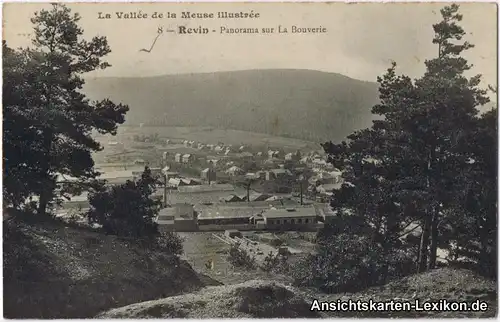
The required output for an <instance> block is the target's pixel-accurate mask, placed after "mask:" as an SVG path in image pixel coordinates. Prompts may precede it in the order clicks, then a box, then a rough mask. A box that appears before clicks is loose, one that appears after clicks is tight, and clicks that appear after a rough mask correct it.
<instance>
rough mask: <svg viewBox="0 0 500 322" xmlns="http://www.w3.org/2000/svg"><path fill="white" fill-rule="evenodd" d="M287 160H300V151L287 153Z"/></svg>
mask: <svg viewBox="0 0 500 322" xmlns="http://www.w3.org/2000/svg"><path fill="white" fill-rule="evenodd" d="M285 160H286V161H294V162H298V161H300V160H301V154H300V151H297V152H290V153H287V154H286V155H285Z"/></svg>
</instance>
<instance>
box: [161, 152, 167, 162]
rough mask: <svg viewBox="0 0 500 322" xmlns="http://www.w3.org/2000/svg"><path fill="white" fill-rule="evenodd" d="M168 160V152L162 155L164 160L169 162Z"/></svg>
mask: <svg viewBox="0 0 500 322" xmlns="http://www.w3.org/2000/svg"><path fill="white" fill-rule="evenodd" d="M167 158H168V152H166V151H165V152H163V153H162V159H163V160H167Z"/></svg>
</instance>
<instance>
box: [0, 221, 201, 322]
mask: <svg viewBox="0 0 500 322" xmlns="http://www.w3.org/2000/svg"><path fill="white" fill-rule="evenodd" d="M3 228H4V248H3V249H4V295H5V296H4V315H5V317H7V318H85V317H92V316H94V315H95V314H97V313H98V312H101V311H102V310H106V309H110V308H113V307H120V306H123V305H128V304H131V303H135V302H141V301H147V300H153V299H156V298H161V297H165V296H171V295H175V294H179V293H183V292H190V291H195V290H197V289H199V288H201V287H203V286H204V284H205V282H206V281H202V277H201V276H199V275H198V274H196V273H195V272H194V271H193V270H192V268H191V267H190V266H189V265H188V264H187V263H185V262H182V261H179V260H177V259H176V258H175V257H172V256H170V255H166V254H161V253H159V252H150V251H146V250H145V249H142V248H138V247H137V246H134V245H131V244H129V243H127V242H124V241H121V240H119V239H117V238H115V237H114V236H104V235H102V234H100V233H97V232H92V231H88V230H83V229H75V228H69V227H65V226H64V225H62V224H60V223H54V222H38V223H36V224H29V223H26V222H19V221H18V222H15V221H10V220H9V221H8V222H7V221H4V226H3Z"/></svg>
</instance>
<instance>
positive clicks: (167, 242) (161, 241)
mask: <svg viewBox="0 0 500 322" xmlns="http://www.w3.org/2000/svg"><path fill="white" fill-rule="evenodd" d="M156 240H157V242H158V246H159V248H160V249H161V250H164V251H166V252H168V253H169V254H173V255H178V256H180V255H182V254H183V253H184V250H183V248H182V242H183V239H182V238H181V237H180V236H179V235H178V234H176V233H172V232H163V233H161V234H160V236H159V237H158V238H156Z"/></svg>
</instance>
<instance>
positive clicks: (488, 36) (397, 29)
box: [3, 3, 497, 86]
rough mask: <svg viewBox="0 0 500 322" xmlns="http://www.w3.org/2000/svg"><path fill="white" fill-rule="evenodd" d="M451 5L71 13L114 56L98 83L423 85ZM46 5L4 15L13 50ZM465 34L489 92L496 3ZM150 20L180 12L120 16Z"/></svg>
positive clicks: (11, 8) (181, 6)
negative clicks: (297, 76) (189, 78)
mask: <svg viewBox="0 0 500 322" xmlns="http://www.w3.org/2000/svg"><path fill="white" fill-rule="evenodd" d="M444 5H445V4H444V3H441V4H439V3H438V4H436V3H404V4H403V3H399V4H394V3H392V4H382V3H371V4H344V3H330V4H328V3H197V4H189V3H119V4H118V3H104V4H99V3H97V4H96V3H79V4H68V6H69V7H70V8H71V9H72V10H73V12H78V13H80V15H81V16H82V20H81V21H80V23H81V24H80V25H81V27H82V28H83V29H84V31H85V33H84V35H85V37H86V38H90V37H92V36H95V35H103V36H106V37H107V39H108V42H109V45H110V47H111V49H112V53H111V54H110V55H109V56H108V57H107V61H108V62H109V63H110V64H111V65H112V67H110V68H108V69H106V70H105V71H100V72H98V73H94V74H93V76H97V77H99V76H125V77H128V76H151V75H162V74H176V73H197V72H213V71H226V70H244V69H257V68H261V69H270V68H292V69H312V70H320V71H327V72H336V73H341V74H344V75H346V76H349V77H352V78H356V79H361V80H368V81H376V77H377V76H378V75H381V74H382V73H384V72H385V70H386V69H387V67H389V65H390V61H391V60H393V61H396V62H397V63H398V66H399V72H402V73H404V74H407V75H409V76H411V77H418V76H420V75H421V74H422V72H423V70H424V64H423V63H424V60H425V59H429V58H433V57H435V55H436V52H437V48H436V46H435V45H433V44H432V37H433V29H432V24H433V23H436V22H438V21H439V20H440V14H439V9H440V8H442V7H443V6H444ZM46 7H50V5H48V4H40V3H38V4H36V3H29V4H28V3H15V4H7V5H5V6H4V11H3V12H4V21H3V23H4V29H3V30H4V31H3V33H4V39H5V40H7V42H8V44H9V46H12V47H19V46H28V45H29V44H30V40H29V38H28V37H27V36H26V35H23V34H27V33H30V32H31V31H32V25H31V22H30V20H29V19H30V17H31V16H32V15H33V12H35V11H37V10H40V9H41V8H46ZM460 7H461V13H462V14H463V15H464V19H463V21H462V23H461V25H462V26H463V27H464V29H465V30H466V32H467V36H466V40H468V41H469V42H471V43H473V44H475V45H476V47H475V48H473V49H471V50H469V52H468V53H467V54H466V58H467V59H468V60H469V62H470V63H472V64H473V65H474V68H473V70H472V72H473V73H474V74H477V73H480V74H483V86H485V85H486V84H494V85H496V80H497V65H496V64H497V49H496V48H497V21H496V19H497V12H496V10H497V8H496V5H495V4H492V3H461V4H460ZM138 10H142V12H147V13H148V14H152V13H153V12H155V11H158V12H163V13H166V12H174V13H176V14H177V18H176V19H150V18H148V19H135V20H124V19H122V20H120V19H117V18H116V14H115V12H116V11H123V12H129V11H138ZM250 10H254V12H258V13H260V18H257V19H240V20H222V19H206V20H199V19H198V20H186V19H181V17H180V13H181V12H182V11H191V12H214V13H216V12H218V11H228V12H239V11H245V12H247V11H250ZM98 12H109V13H111V14H112V15H113V18H112V19H109V20H99V19H97V17H98ZM180 25H184V26H187V27H198V26H200V25H201V26H203V27H207V28H209V29H210V30H213V29H215V30H216V31H217V32H214V33H212V32H211V33H210V34H208V35H179V34H176V33H168V34H167V33H164V34H163V35H162V36H160V38H159V39H158V41H157V43H156V47H155V48H154V49H153V51H152V52H151V53H144V52H139V49H140V48H149V46H150V45H151V43H152V41H153V39H154V37H155V36H156V32H157V29H158V27H159V26H163V27H164V28H165V29H167V28H172V29H177V27H178V26H180ZM278 25H281V26H283V27H288V30H289V31H290V27H291V26H292V25H296V26H299V27H319V26H322V27H325V28H327V33H323V34H291V33H288V34H278V33H275V34H267V35H266V34H238V35H235V34H232V35H231V34H220V33H219V30H220V27H221V26H227V27H228V28H235V27H252V28H253V27H256V28H259V30H260V29H261V28H263V27H274V28H277V27H278Z"/></svg>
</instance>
